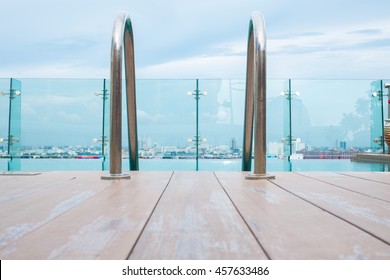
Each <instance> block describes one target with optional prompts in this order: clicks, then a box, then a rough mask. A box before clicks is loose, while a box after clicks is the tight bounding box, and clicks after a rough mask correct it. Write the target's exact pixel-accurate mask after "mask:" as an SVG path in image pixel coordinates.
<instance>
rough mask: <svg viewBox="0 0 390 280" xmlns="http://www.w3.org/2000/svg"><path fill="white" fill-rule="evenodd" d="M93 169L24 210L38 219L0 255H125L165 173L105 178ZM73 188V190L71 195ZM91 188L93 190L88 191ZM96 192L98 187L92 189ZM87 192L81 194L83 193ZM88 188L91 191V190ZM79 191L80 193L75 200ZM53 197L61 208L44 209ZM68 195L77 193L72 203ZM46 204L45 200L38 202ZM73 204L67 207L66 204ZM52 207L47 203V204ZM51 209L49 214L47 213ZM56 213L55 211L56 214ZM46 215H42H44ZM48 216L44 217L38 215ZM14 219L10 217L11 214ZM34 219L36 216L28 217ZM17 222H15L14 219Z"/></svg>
mask: <svg viewBox="0 0 390 280" xmlns="http://www.w3.org/2000/svg"><path fill="white" fill-rule="evenodd" d="M100 175H101V174H99V173H92V174H91V173H90V174H89V176H87V177H82V176H80V177H77V178H76V179H75V180H73V181H72V183H71V184H64V185H62V186H59V187H57V190H55V191H53V193H52V197H47V198H45V200H43V198H42V197H40V198H35V199H38V200H36V201H35V202H37V203H36V204H34V200H33V199H34V198H31V197H30V201H31V203H32V204H33V205H36V206H34V207H31V209H29V210H28V211H27V212H29V213H30V214H29V216H30V218H31V216H34V217H35V216H36V215H37V214H36V213H37V212H38V213H39V215H38V216H39V217H43V220H42V218H41V219H40V220H38V221H39V222H38V223H39V226H34V229H33V230H30V231H29V232H28V234H24V235H23V236H21V237H20V238H18V239H16V240H12V242H8V243H7V245H8V246H6V247H5V248H3V249H2V250H1V251H0V257H1V258H2V259H125V258H126V257H127V255H128V253H129V252H130V250H131V248H132V246H133V244H134V243H135V241H136V240H137V238H138V236H139V234H140V232H141V230H142V228H143V226H144V225H145V223H146V221H147V219H148V218H149V216H150V214H151V212H152V210H153V208H154V206H155V204H156V203H157V200H158V199H159V197H160V195H161V193H162V192H163V190H164V188H165V187H166V185H167V183H168V181H169V178H170V176H171V172H145V173H142V174H140V173H138V172H134V173H132V179H131V180H122V181H119V180H115V181H105V180H101V179H100ZM75 189H79V190H78V191H77V192H76V193H75ZM93 190H95V191H93ZM96 190H100V191H96ZM85 192H87V193H85ZM92 192H93V193H92ZM80 193H81V194H83V195H82V197H81V198H80V197H79V196H80ZM53 196H54V197H57V196H58V197H62V198H63V200H62V202H60V204H59V205H61V208H63V207H65V208H68V209H66V210H67V211H62V210H56V209H58V204H55V205H57V206H54V205H53V206H54V208H50V207H46V210H45V211H42V210H41V208H42V205H39V202H40V201H42V203H43V204H48V203H49V201H51V200H52V198H53ZM69 196H71V197H73V198H74V197H75V196H77V199H76V201H78V202H80V203H75V202H74V201H73V200H72V201H69V198H68V197H69ZM44 202H46V203H44ZM72 204H75V205H73V207H68V206H69V205H72ZM53 206H52V207H53ZM53 211H54V213H56V214H55V215H53V214H51V213H53ZM58 212H60V213H58ZM44 213H46V216H45V215H44ZM47 216H49V217H53V218H51V219H47V218H46V219H47V220H45V218H44V217H47ZM13 219H14V218H13ZM34 221H35V223H37V222H36V220H34ZM18 225H20V223H18Z"/></svg>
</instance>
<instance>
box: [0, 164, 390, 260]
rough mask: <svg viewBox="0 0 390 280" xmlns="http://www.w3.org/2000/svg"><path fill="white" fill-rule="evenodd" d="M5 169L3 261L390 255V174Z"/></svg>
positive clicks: (0, 192) (0, 182) (0, 234)
mask: <svg viewBox="0 0 390 280" xmlns="http://www.w3.org/2000/svg"><path fill="white" fill-rule="evenodd" d="M102 174H105V173H102V172H44V173H42V174H39V175H36V176H0V259H298V260H301V259H390V174H389V173H368V172H359V173H329V172H315V173H314V172H313V173H282V172H280V173H274V174H275V175H276V179H274V180H269V181H252V180H245V173H240V172H176V171H175V172H165V171H161V172H157V171H156V172H155V171H142V172H131V176H132V178H131V179H130V180H121V181H119V180H117V181H105V180H101V179H100V175H102Z"/></svg>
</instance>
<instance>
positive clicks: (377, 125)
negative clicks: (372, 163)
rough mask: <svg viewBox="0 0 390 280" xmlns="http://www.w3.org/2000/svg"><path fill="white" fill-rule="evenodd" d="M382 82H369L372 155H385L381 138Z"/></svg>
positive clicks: (382, 115)
mask: <svg viewBox="0 0 390 280" xmlns="http://www.w3.org/2000/svg"><path fill="white" fill-rule="evenodd" d="M383 86H384V85H383V81H382V80H378V81H373V82H371V88H370V101H371V104H370V108H371V114H370V117H371V118H370V121H371V141H370V143H371V150H372V152H374V153H385V142H384V138H383V135H384V134H383V123H384V111H383V108H384V104H383V101H384V97H385V96H384V87H383Z"/></svg>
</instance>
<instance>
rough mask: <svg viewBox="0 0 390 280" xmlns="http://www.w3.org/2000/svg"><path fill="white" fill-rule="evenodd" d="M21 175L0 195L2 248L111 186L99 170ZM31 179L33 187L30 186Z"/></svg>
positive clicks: (0, 239)
mask: <svg viewBox="0 0 390 280" xmlns="http://www.w3.org/2000/svg"><path fill="white" fill-rule="evenodd" d="M31 179H32V178H30V177H20V178H18V180H17V182H18V184H13V186H12V192H8V193H7V195H3V196H1V197H0V199H1V204H0V249H3V248H4V247H6V246H8V245H9V244H10V243H12V242H14V241H15V240H17V239H19V238H22V237H23V236H25V235H27V234H29V233H30V232H32V231H34V230H36V229H37V228H39V227H41V226H43V225H45V224H47V223H49V222H50V221H52V220H53V219H55V218H57V217H58V216H60V215H62V214H63V213H65V212H67V211H69V210H70V209H72V208H73V207H76V206H77V205H79V204H81V203H83V202H84V201H85V200H88V199H89V198H91V197H93V196H94V195H96V194H97V193H98V192H100V191H101V190H102V189H104V188H106V187H108V186H109V184H107V183H104V182H102V183H99V184H97V183H96V181H98V180H100V173H86V172H72V173H70V172H59V173H58V172H53V173H51V172H49V174H42V176H40V179H41V183H42V185H41V186H40V185H39V180H38V181H37V180H31ZM30 182H31V184H32V185H31V188H30Z"/></svg>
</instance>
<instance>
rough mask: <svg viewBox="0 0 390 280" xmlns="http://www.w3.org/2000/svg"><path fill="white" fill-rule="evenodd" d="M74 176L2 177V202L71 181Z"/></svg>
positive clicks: (0, 184)
mask: <svg viewBox="0 0 390 280" xmlns="http://www.w3.org/2000/svg"><path fill="white" fill-rule="evenodd" d="M74 176H75V175H70V174H69V173H67V172H45V173H41V174H39V175H36V176H0V202H2V201H6V200H9V199H14V198H16V197H21V196H24V195H28V194H30V193H33V192H35V191H39V190H41V189H45V188H50V187H51V186H53V185H56V184H58V183H61V182H64V181H68V180H71V179H72V178H73V177H74ZM26 182H28V184H26Z"/></svg>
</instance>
